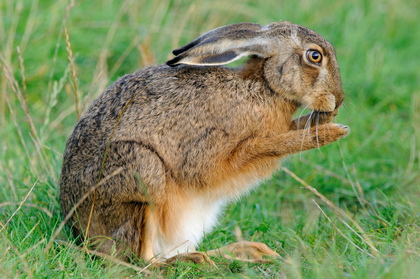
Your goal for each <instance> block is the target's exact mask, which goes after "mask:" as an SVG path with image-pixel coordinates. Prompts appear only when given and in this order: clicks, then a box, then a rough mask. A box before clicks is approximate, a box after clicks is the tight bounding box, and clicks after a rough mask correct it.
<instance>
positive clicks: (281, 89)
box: [167, 22, 343, 112]
mask: <svg viewBox="0 0 420 279" xmlns="http://www.w3.org/2000/svg"><path fill="white" fill-rule="evenodd" d="M173 53H174V55H176V57H175V58H173V59H172V60H169V61H168V62H167V64H168V65H170V66H175V65H178V64H187V65H201V66H218V65H224V64H228V63H230V62H232V61H235V60H238V59H240V58H241V57H243V56H248V55H253V56H256V57H259V59H261V60H262V61H263V63H260V64H259V65H261V67H262V69H255V71H261V72H262V73H263V78H264V79H265V80H266V82H267V84H268V86H269V87H270V88H271V89H272V90H273V91H274V92H276V93H277V94H278V95H280V96H282V97H284V98H285V99H287V100H290V101H294V102H297V103H298V104H301V105H303V106H305V107H306V108H308V109H310V110H314V111H322V112H336V111H337V109H338V108H339V107H340V106H341V104H342V102H343V90H342V87H341V79H340V73H339V69H338V64H337V60H336V58H335V53H334V48H333V47H332V45H331V44H330V43H329V42H328V41H326V40H325V39H324V38H323V37H322V36H320V35H319V34H317V33H315V32H314V31H312V30H309V29H307V28H305V27H302V26H299V25H295V24H292V23H290V22H275V23H271V24H269V25H266V26H260V25H258V24H253V23H239V24H232V25H228V26H224V27H220V28H217V29H214V30H212V31H210V32H207V33H206V34H204V35H202V36H200V37H199V38H197V39H196V40H194V41H192V42H191V43H189V44H187V45H185V46H184V47H181V48H179V49H177V50H174V51H173ZM250 65H251V64H250ZM252 65H253V66H255V65H256V64H255V63H253V64H252ZM248 70H252V69H248Z"/></svg>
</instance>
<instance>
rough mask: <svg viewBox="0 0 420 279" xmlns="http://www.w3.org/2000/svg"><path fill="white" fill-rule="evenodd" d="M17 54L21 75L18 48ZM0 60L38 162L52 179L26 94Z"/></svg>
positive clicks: (9, 69) (4, 61) (6, 65)
mask: <svg viewBox="0 0 420 279" xmlns="http://www.w3.org/2000/svg"><path fill="white" fill-rule="evenodd" d="M18 54H19V61H20V65H21V73H22V72H23V71H24V68H22V67H23V65H24V61H23V58H22V56H21V54H20V51H19V48H18ZM0 60H1V61H2V63H3V71H4V77H5V78H6V80H7V81H8V83H9V86H10V88H11V89H12V91H13V92H14V93H15V94H16V96H17V98H18V100H19V103H20V105H21V107H22V110H23V112H24V113H25V116H26V121H27V122H28V124H29V128H30V134H31V138H32V141H33V143H34V146H35V150H36V152H37V154H38V156H39V159H40V162H41V164H42V166H43V167H44V169H45V171H47V172H49V173H50V176H51V177H54V175H55V171H54V169H53V168H52V166H51V165H49V164H47V163H46V162H47V161H48V160H46V158H47V156H46V154H45V151H44V145H43V143H42V142H41V140H40V137H39V136H38V132H37V129H36V127H35V124H34V121H33V120H32V116H31V112H30V109H29V105H28V101H27V97H26V94H25V93H26V92H25V91H23V92H22V91H21V89H20V87H19V83H18V82H17V80H16V78H15V77H14V75H13V70H12V69H11V67H10V66H9V64H7V62H6V60H5V58H4V57H3V56H1V55H0ZM24 88H26V86H25V87H24Z"/></svg>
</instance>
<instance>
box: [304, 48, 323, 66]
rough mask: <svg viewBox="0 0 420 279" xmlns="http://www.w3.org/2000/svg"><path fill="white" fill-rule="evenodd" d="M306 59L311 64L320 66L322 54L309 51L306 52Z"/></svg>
mask: <svg viewBox="0 0 420 279" xmlns="http://www.w3.org/2000/svg"><path fill="white" fill-rule="evenodd" d="M306 58H307V59H308V61H309V62H311V63H313V64H317V65H320V64H321V61H322V54H321V53H320V52H319V51H317V50H308V51H307V52H306Z"/></svg>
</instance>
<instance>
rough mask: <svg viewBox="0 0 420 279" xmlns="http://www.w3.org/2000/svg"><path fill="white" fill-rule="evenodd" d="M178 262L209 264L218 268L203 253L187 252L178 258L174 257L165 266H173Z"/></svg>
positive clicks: (177, 256)
mask: <svg viewBox="0 0 420 279" xmlns="http://www.w3.org/2000/svg"><path fill="white" fill-rule="evenodd" d="M176 262H192V263H196V264H201V263H205V264H209V265H211V266H216V265H215V264H214V262H213V261H212V260H211V259H210V258H209V257H208V256H207V254H206V253H203V252H186V253H181V254H178V255H176V256H173V257H171V258H169V259H167V260H166V261H165V264H170V265H173V264H175V263H176Z"/></svg>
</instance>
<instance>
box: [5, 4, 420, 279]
mask: <svg viewBox="0 0 420 279" xmlns="http://www.w3.org/2000/svg"><path fill="white" fill-rule="evenodd" d="M419 18H420V2H419V1H408V0H406V1H404V0H390V1H380V0H372V1H363V0H355V1H330V0H320V1H309V0H301V1H274V0H267V1H233V0H223V1H219V0H216V1H204V0H201V1H186V0H185V1H176V0H174V1H170V0H159V1H145V0H137V1H135V0H125V1H124V0H123V1H111V0H103V1H62V0H56V1H48V0H42V1H41V0H33V1H29V0H0V71H1V76H0V88H1V90H0V95H1V102H0V142H1V145H0V259H1V260H0V274H2V275H3V276H4V277H5V278H12V277H42V278H44V277H50V276H53V275H54V276H57V275H58V276H62V277H101V278H103V277H110V278H115V277H127V276H140V277H141V276H143V275H144V273H141V274H138V273H136V271H133V270H132V269H130V268H126V267H121V266H119V265H109V264H107V266H106V267H103V264H104V262H109V261H107V260H105V259H100V258H92V257H91V256H89V255H86V254H84V253H82V252H80V251H78V250H76V249H74V248H71V247H70V248H69V247H67V246H66V245H63V244H61V243H60V242H58V241H54V242H53V245H52V247H51V248H49V249H47V251H45V248H46V247H47V245H48V243H49V242H50V239H51V237H52V236H53V233H54V232H55V231H56V230H57V228H58V226H59V224H60V222H61V215H60V208H59V204H58V177H59V173H60V168H61V160H62V152H63V150H64V146H65V142H66V138H67V136H68V135H69V133H70V132H71V131H72V128H73V126H74V125H75V123H76V121H77V115H78V112H79V111H83V110H84V109H85V108H86V106H87V105H88V104H89V102H90V101H91V100H93V99H94V98H96V97H97V96H98V95H99V94H100V93H101V92H102V91H103V90H104V89H105V88H106V87H107V86H108V85H110V84H111V83H112V82H113V81H115V80H116V79H117V78H118V77H120V76H122V75H124V74H126V73H130V72H133V71H135V70H137V69H139V68H142V67H144V66H147V65H151V64H160V63H164V62H165V61H166V60H167V59H168V58H170V57H171V51H172V49H175V48H177V47H179V46H181V45H183V44H185V43H188V42H190V41H191V40H193V39H194V38H196V37H197V36H199V35H200V34H202V33H204V32H206V31H209V30H211V29H213V28H216V27H219V26H222V25H227V24H231V23H236V22H245V21H249V22H255V23H259V24H262V25H264V24H267V23H270V22H273V21H281V20H289V21H292V22H294V23H297V24H300V25H303V26H305V27H308V28H311V29H313V30H315V31H316V32H318V33H320V34H321V35H323V36H324V37H325V38H327V39H328V40H329V41H330V42H331V43H332V44H333V45H334V46H335V48H336V52H337V58H338V61H339V65H340V68H341V74H342V80H343V87H344V90H345V93H346V99H345V105H344V107H343V108H342V109H341V112H340V114H339V116H338V119H337V122H339V123H343V124H346V125H349V126H350V127H351V134H350V136H348V137H347V138H345V139H343V140H341V141H340V142H338V143H336V144H332V145H330V146H327V147H323V148H321V149H319V150H312V151H310V152H305V153H302V154H298V155H295V156H293V157H290V158H288V159H287V160H285V162H284V164H283V166H285V167H286V168H287V169H289V170H291V171H292V172H293V173H295V174H296V175H297V176H298V177H299V178H301V179H303V180H304V181H305V182H306V183H308V184H309V185H311V186H313V187H315V188H316V189H318V191H319V192H320V193H322V194H323V195H324V196H326V198H328V200H330V201H331V202H332V203H333V204H334V206H335V207H338V208H340V209H341V210H342V212H341V213H340V212H338V211H337V210H336V209H335V207H331V206H328V204H327V203H326V202H325V201H323V200H321V199H320V198H319V197H317V196H316V195H315V194H314V193H313V192H312V191H309V190H308V189H305V188H303V187H302V185H301V184H300V183H299V182H298V181H296V180H295V179H294V178H293V177H292V176H290V175H289V174H287V173H285V172H283V171H279V172H277V173H276V174H275V175H274V177H273V178H272V179H270V180H269V181H266V182H265V183H264V184H263V185H262V186H261V187H260V188H258V189H257V190H256V191H253V192H252V193H250V195H249V196H247V197H244V198H243V199H242V200H241V201H240V202H238V203H236V204H232V205H230V206H229V207H228V208H227V210H226V214H225V215H224V216H223V217H222V219H221V221H220V225H219V226H218V227H217V228H216V230H215V232H214V233H211V234H209V235H207V236H206V238H205V240H204V242H203V244H202V246H201V247H200V249H201V250H207V249H214V248H216V247H218V246H223V245H226V244H228V243H230V242H233V241H235V233H234V231H235V228H236V227H239V228H240V229H241V231H242V237H243V238H245V239H248V240H255V241H263V242H266V243H267V244H269V246H270V247H273V248H274V249H275V250H276V251H277V252H278V253H280V254H281V256H282V258H281V260H279V261H278V262H275V263H274V264H264V265H258V264H251V263H249V264H247V263H238V262H231V261H227V260H224V259H218V260H216V263H217V264H218V265H219V268H218V269H217V270H214V269H211V268H207V267H202V266H191V265H180V266H176V267H173V268H168V269H167V270H166V271H164V272H163V273H162V271H153V274H152V276H156V277H159V276H166V277H174V278H176V277H183V276H187V277H241V278H243V277H251V278H253V277H275V278H277V277H282V278H343V277H349V278H416V276H417V275H418V274H419V272H420V227H419V226H420V213H419V208H420V207H419V201H420V175H419V171H420V166H419V157H420V140H419V134H420V88H419V84H420V82H419V76H420V75H419V73H420V71H419V65H420V59H419V57H418V56H417V54H419V53H420V47H419V45H420V20H419ZM76 100H78V101H76ZM318 206H319V208H318ZM321 210H322V211H321ZM56 239H60V240H63V241H66V242H68V243H71V242H72V239H71V238H70V237H69V234H68V232H67V230H66V229H64V230H63V231H61V230H60V234H59V235H58V237H57V238H56ZM140 266H141V265H140Z"/></svg>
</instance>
